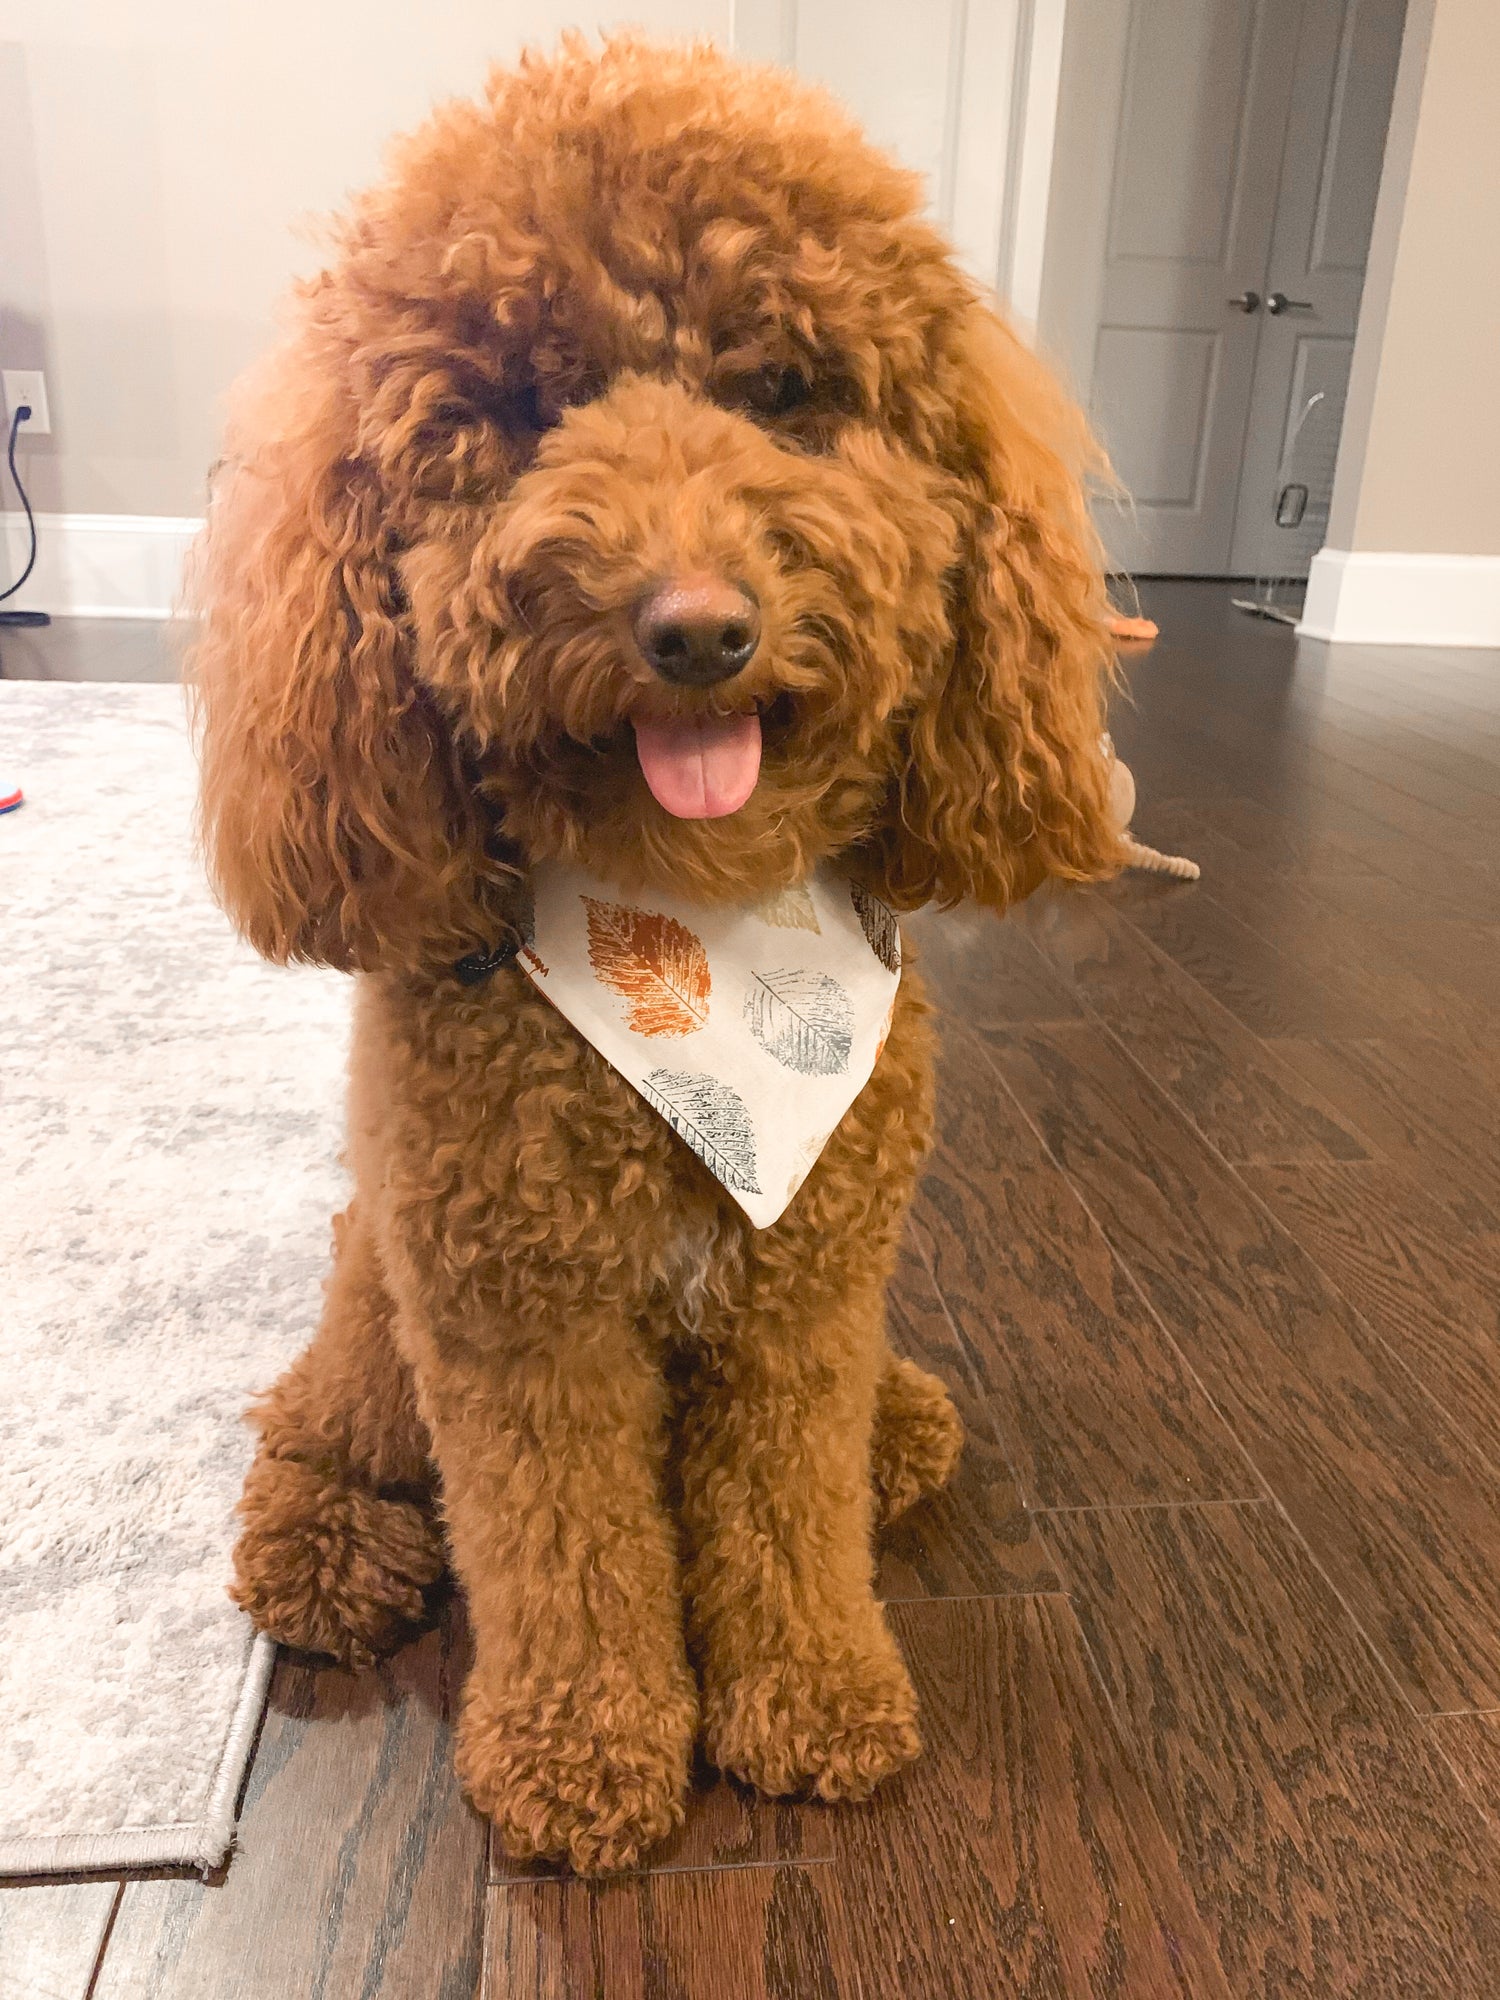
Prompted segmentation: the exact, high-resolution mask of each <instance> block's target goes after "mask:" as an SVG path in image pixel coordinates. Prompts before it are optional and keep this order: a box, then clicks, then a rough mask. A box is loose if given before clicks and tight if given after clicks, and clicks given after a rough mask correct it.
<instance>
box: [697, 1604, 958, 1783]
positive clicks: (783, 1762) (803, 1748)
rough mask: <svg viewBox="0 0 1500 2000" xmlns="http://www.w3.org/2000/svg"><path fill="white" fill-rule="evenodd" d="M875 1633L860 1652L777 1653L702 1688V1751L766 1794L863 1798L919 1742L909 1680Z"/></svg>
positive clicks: (912, 1752) (917, 1747)
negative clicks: (824, 1656)
mask: <svg viewBox="0 0 1500 2000" xmlns="http://www.w3.org/2000/svg"><path fill="white" fill-rule="evenodd" d="M880 1636H881V1639H882V1640H883V1641H884V1643H883V1644H880V1645H877V1646H875V1647H874V1648H873V1649H872V1650H871V1651H870V1652H868V1653H866V1654H865V1655H863V1656H861V1657H857V1658H852V1659H843V1660H834V1661H819V1662H812V1661H801V1660H783V1661H779V1662H777V1663H776V1664H775V1665H774V1666H769V1667H760V1668H758V1669H756V1670H755V1671H753V1672H751V1673H748V1674H745V1675H743V1676H741V1677H739V1678H737V1679H732V1680H729V1681H727V1682H726V1683H725V1684H724V1685H723V1686H722V1687H720V1688H717V1689H713V1690H710V1691H707V1692H705V1695H704V1745H705V1748H706V1749H707V1751H708V1755H709V1757H710V1758H711V1759H712V1760H713V1762H714V1763H715V1764H717V1765H718V1766H719V1768H720V1770H723V1771H729V1772H732V1773H733V1774H734V1776H735V1777H737V1778H744V1779H745V1780H747V1781H748V1782H749V1783H750V1784H752V1785H754V1786H755V1787H756V1789H757V1790H758V1791H762V1792H766V1793H768V1794H769V1795H770V1796H771V1797H773V1798H781V1797H785V1796H786V1795H788V1794H790V1793H798V1792H807V1791H810V1792H812V1793H813V1794H814V1795H815V1796H816V1797H818V1798H820V1799H828V1800H835V1799H866V1798H868V1797H869V1796H870V1794H871V1792H873V1791H874V1789H875V1787H876V1786H877V1785H878V1784H879V1783H880V1781H881V1779H882V1778H888V1777H889V1776H890V1775H891V1773H892V1772H893V1771H898V1770H900V1768H901V1766H902V1765H903V1764H909V1763H910V1762H911V1761H912V1759H913V1758H914V1757H915V1756H916V1755H917V1754H918V1752H919V1751H920V1750H921V1747H922V1743H921V1738H920V1737H919V1736H918V1734H917V1697H916V1694H915V1692H914V1691H913V1688H912V1684H911V1680H910V1678H909V1677H908V1675H907V1671H906V1668H905V1665H904V1664H903V1662H902V1659H901V1655H900V1654H899V1653H898V1652H897V1650H896V1647H895V1643H894V1641H893V1640H891V1639H890V1638H889V1637H888V1636H887V1635H886V1634H885V1633H884V1632H882V1634H881V1635H880Z"/></svg>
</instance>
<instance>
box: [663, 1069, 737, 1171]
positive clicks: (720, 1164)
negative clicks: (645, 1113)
mask: <svg viewBox="0 0 1500 2000" xmlns="http://www.w3.org/2000/svg"><path fill="white" fill-rule="evenodd" d="M641 1094H642V1096H643V1097H644V1098H645V1100H646V1102H647V1103H648V1104H649V1105H650V1106H651V1108H652V1110H653V1111H659V1112H660V1113H661V1115H662V1117H663V1118H665V1119H666V1121H667V1123H668V1124H669V1125H670V1126H671V1128H672V1130H673V1131H674V1132H675V1133H676V1134H677V1136H678V1138H679V1139H685V1140H686V1141H687V1143H688V1144H689V1145H690V1146H691V1147H692V1149H693V1151H694V1152H695V1153H696V1154H697V1155H698V1158H699V1159H700V1160H702V1162H703V1164H704V1165H705V1166H706V1167H707V1168H708V1169H709V1171H710V1172H711V1173H712V1174H714V1175H716V1176H717V1178H718V1179H719V1180H721V1181H722V1182H723V1183H724V1185H725V1187H727V1188H736V1189H738V1191H739V1192H740V1193H741V1194H759V1193H760V1192H761V1189H760V1184H759V1182H758V1181H757V1180H756V1178H755V1172H756V1168H755V1130H754V1127H753V1126H752V1125H751V1123H750V1113H749V1112H748V1111H747V1110H746V1109H745V1105H744V1100H743V1099H742V1098H741V1097H740V1095H739V1093H738V1092H737V1091H733V1090H731V1089H730V1088H729V1085H728V1084H727V1083H720V1082H719V1080H718V1078H717V1077H712V1076H701V1075H694V1074H693V1073H692V1072H691V1071H688V1070H678V1069H654V1070H652V1072H651V1074H650V1075H649V1076H648V1077H647V1078H646V1080H645V1082H644V1083H643V1084H642V1085H641Z"/></svg>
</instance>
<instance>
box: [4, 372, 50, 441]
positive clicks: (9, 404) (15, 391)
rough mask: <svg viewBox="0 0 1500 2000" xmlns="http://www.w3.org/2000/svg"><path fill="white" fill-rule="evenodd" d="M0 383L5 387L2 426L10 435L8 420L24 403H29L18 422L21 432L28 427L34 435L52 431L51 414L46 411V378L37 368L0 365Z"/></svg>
mask: <svg viewBox="0 0 1500 2000" xmlns="http://www.w3.org/2000/svg"><path fill="white" fill-rule="evenodd" d="M0 383H3V385H4V388H5V430H6V435H7V436H9V435H10V427H11V422H12V420H13V419H14V417H15V414H16V411H17V410H18V409H19V408H20V407H21V405H22V404H23V403H29V404H30V405H31V415H30V416H29V417H28V418H27V419H26V421H25V423H24V424H22V426H21V436H22V437H25V436H26V434H27V432H28V431H29V432H30V433H31V434H32V436H33V437H47V436H49V435H50V434H51V430H52V418H51V417H50V415H49V414H48V411H47V378H46V376H45V375H44V374H43V373H42V371H41V369H40V368H6V369H0Z"/></svg>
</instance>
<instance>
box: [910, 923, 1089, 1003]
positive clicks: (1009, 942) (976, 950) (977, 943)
mask: <svg viewBox="0 0 1500 2000" xmlns="http://www.w3.org/2000/svg"><path fill="white" fill-rule="evenodd" d="M901 936H902V940H903V943H905V942H907V941H910V942H911V943H912V944H913V945H915V947H916V952H915V962H916V964H917V965H919V966H920V968H921V970H922V974H923V977H924V978H925V979H926V980H927V982H928V985H929V987H930V989H931V992H932V997H933V999H934V1000H935V1001H936V1002H937V1005H938V1007H939V1008H940V1009H941V1010H942V1012H944V1013H945V1014H953V1015H956V1016H957V1017H958V1018H959V1019H960V1020H964V1021H969V1022H975V1021H982V1022H986V1023H998V1022H1004V1021H1075V1020H1077V1019H1078V1016H1079V1014H1080V1012H1081V1009H1080V1007H1079V1004H1078V1001H1077V999H1076V998H1075V997H1074V995H1073V994H1071V993H1070V992H1069V991H1068V989H1067V987H1066V986H1065V985H1064V984H1063V983H1062V981H1061V980H1060V979H1058V978H1057V976H1056V975H1055V973H1053V972H1052V971H1051V970H1050V969H1049V967H1048V966H1046V965H1045V964H1044V963H1043V961H1042V959H1041V957H1040V955H1039V954H1038V952H1037V950H1036V947H1035V946H1034V945H1033V944H1032V942H1031V940H1030V938H1029V937H1028V936H1027V935H1026V932H1025V930H1024V929H1023V927H1022V926H1021V925H1020V924H1018V923H1014V922H1012V921H1010V920H1009V919H1006V920H1004V921H1002V920H1001V919H1000V918H997V917H995V916H994V915H992V914H991V913H990V912H989V911H988V910H970V909H959V910H915V911H913V912H912V913H911V915H909V916H904V917H902V919H901Z"/></svg>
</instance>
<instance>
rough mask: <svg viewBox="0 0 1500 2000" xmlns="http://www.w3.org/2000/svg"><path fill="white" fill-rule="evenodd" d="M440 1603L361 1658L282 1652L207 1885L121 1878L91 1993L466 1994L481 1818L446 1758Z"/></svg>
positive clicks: (115, 1997) (104, 1999)
mask: <svg viewBox="0 0 1500 2000" xmlns="http://www.w3.org/2000/svg"><path fill="white" fill-rule="evenodd" d="M462 1656H463V1646H462V1643H461V1639H460V1638H459V1637H458V1636H457V1635H456V1634H455V1632H454V1629H453V1621H452V1620H451V1619H450V1620H449V1621H448V1622H447V1624H446V1625H445V1628H444V1629H443V1630H442V1631H437V1632H430V1633H428V1634H426V1635H425V1636H424V1637H423V1638H422V1639H421V1640H419V1641H418V1642H417V1643H416V1644H415V1645H412V1646H409V1647H407V1648H406V1650H405V1651H404V1652H402V1653H399V1654H398V1655H397V1656H396V1658H395V1659H394V1660H393V1661H391V1662H390V1663H389V1664H387V1665H385V1666H382V1667H380V1668H378V1669H377V1670H376V1671H375V1672H373V1673H369V1674H360V1675H352V1674H346V1673H343V1672H341V1671H340V1670H339V1669H337V1668H333V1667H327V1668H317V1667H312V1666H308V1665H305V1664H300V1663H297V1662H294V1661H293V1660H292V1659H290V1658H288V1657H287V1656H285V1655H283V1657H282V1658H281V1660H280V1661H279V1662H278V1665H277V1668H276V1673H275V1677H274V1679H273V1682H272V1690H271V1701H270V1708H269V1712H268V1714H267V1717H266V1721H265V1725H264V1728H263V1729H262V1732H261V1741H260V1747H259V1749H258V1751H257V1753H256V1758H255V1762H254V1765H253V1767H252V1769H251V1773H250V1781H249V1787H248V1791H247V1794H246V1800H245V1808H244V1813H243V1816H242V1819H241V1823H240V1835H239V1842H238V1846H237V1848H236V1852H235V1855H234V1858H233V1860H232V1861H231V1863H230V1866H229V1870H228V1874H227V1876H226V1878H225V1880H224V1881H223V1883H222V1884H221V1885H219V1886H205V1885H204V1884H203V1883H201V1882H185V1881H133V1882H130V1883H128V1884H127V1885H126V1889H125V1894H124V1896H123V1898H122V1900H121V1904H120V1913H119V1916H118V1918H117V1920H116V1923H115V1928H114V1931H113V1933H112V1935H111V1937H110V1941H109V1947H108V1950H107V1951H106V1952H105V1955H104V1965H103V1970H102V1972H101V1974H100V1977H99V1980H98V1982H97V1985H96V1987H95V1990H94V1993H93V1995H91V1996H90V2000H140V1996H141V1995H142V1994H149V1995H150V1996H151V2000H268V1996H270V1995H281V1994H302V1993H313V1992H317V1993H323V1994H326V1995H328V1996H330V2000H332V1996H335V1995H345V1994H348V1995H351V1996H352V1995H355V1994H358V1995H359V1996H361V2000H412V1996H414V1995H417V1994H422V1995H424V1996H425V1995H429V1994H430V1995H433V1996H434V1997H435V2000H468V1996H469V1995H471V1994H473V1993H474V1992H475V1991H476V1989H477V1987H478V1983H479V1974H480V1962H481V1960H480V1951H481V1927H482V1922H483V1909H484V1872H485V1826H484V1823H483V1821H481V1820H480V1819H479V1817H478V1816H477V1815H476V1814H475V1813H474V1812H472V1811H471V1810H470V1808H469V1807H468V1806H467V1805H466V1804H465V1803H464V1801H463V1799H462V1798H461V1796H460V1794H459V1790H458V1782H457V1779H456V1778H455V1776H454V1772H453V1746H452V1727H451V1724H452V1717H453V1704H454V1700H455V1696H456V1693H457V1684H458V1680H459V1678H460V1669H461V1664H462Z"/></svg>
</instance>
